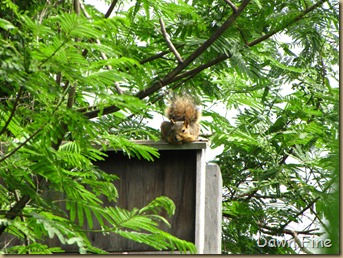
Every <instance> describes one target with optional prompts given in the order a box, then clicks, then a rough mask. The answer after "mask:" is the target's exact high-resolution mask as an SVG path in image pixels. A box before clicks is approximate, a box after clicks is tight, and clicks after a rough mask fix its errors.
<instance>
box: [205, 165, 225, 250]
mask: <svg viewBox="0 0 343 258" xmlns="http://www.w3.org/2000/svg"><path fill="white" fill-rule="evenodd" d="M222 188H223V181H222V176H221V173H220V168H219V166H218V165H217V164H208V165H206V198H205V209H206V212H205V248H204V254H221V232H222Z"/></svg>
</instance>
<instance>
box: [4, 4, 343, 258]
mask: <svg viewBox="0 0 343 258" xmlns="http://www.w3.org/2000/svg"><path fill="white" fill-rule="evenodd" d="M94 2H95V1H94ZM99 2H101V1H99ZM104 2H106V3H108V4H109V5H110V9H109V11H108V12H107V13H106V14H105V15H104V14H102V13H101V12H99V11H98V10H97V9H95V8H94V7H93V6H91V5H87V4H85V3H83V2H82V1H77V0H74V1H67V0H64V1H57V0H56V1H55V0H52V1H42V0H34V1H10V0H1V5H0V17H1V18H0V36H1V38H0V41H1V43H0V86H1V87H0V142H1V152H0V200H1V201H0V235H1V234H2V233H3V232H6V233H10V234H12V235H13V237H14V238H16V239H18V240H19V242H20V244H19V245H16V246H7V243H3V242H2V243H1V242H0V252H1V253H24V254H26V253H54V252H61V251H63V250H61V248H60V247H55V246H46V245H44V244H42V242H41V240H42V239H44V238H46V237H47V236H49V237H53V236H57V237H58V239H59V240H60V242H61V243H67V244H73V243H77V245H78V246H79V252H80V253H105V251H104V250H99V249H97V248H95V247H93V246H91V243H90V241H89V239H88V238H87V234H86V232H84V231H82V230H81V228H80V226H81V225H82V224H84V223H88V226H89V227H90V228H92V227H93V225H92V220H91V219H90V218H91V216H92V215H94V216H95V217H96V219H97V220H98V222H99V223H100V225H102V227H103V229H102V230H103V232H104V234H106V233H108V232H114V233H117V234H119V235H121V236H124V237H127V238H130V239H132V240H134V241H138V242H143V243H146V244H149V245H151V246H153V247H154V248H156V249H157V250H163V249H166V248H168V249H175V250H180V251H182V252H186V251H190V252H195V251H196V250H195V247H194V245H193V244H191V243H188V242H186V241H183V240H180V239H177V238H175V237H174V236H171V235H169V234H167V233H166V232H163V231H161V230H160V229H159V223H167V221H166V220H165V218H163V217H162V216H159V215H157V214H156V212H157V211H158V210H160V209H161V208H163V209H165V210H166V211H167V212H168V213H169V214H173V213H174V211H175V206H174V204H173V202H172V201H171V200H170V199H169V198H168V197H160V198H157V199H156V200H154V201H153V202H152V203H151V204H149V205H148V206H146V207H137V209H134V210H132V211H127V210H124V209H121V208H120V207H103V205H102V203H101V201H100V199H99V195H100V194H103V195H105V196H106V197H107V198H108V199H109V200H116V198H117V197H118V196H117V191H116V189H115V187H114V186H113V184H112V182H113V180H116V179H117V178H116V177H115V176H110V175H108V174H106V173H104V172H102V171H100V170H99V169H97V168H96V167H95V166H94V165H93V163H94V161H96V160H102V159H103V158H105V156H106V155H105V154H104V152H102V151H99V150H97V149H95V148H94V147H93V146H94V144H100V145H102V146H103V150H106V148H109V147H111V148H114V149H118V148H121V149H123V150H124V152H125V153H126V154H127V155H130V156H133V157H138V158H144V159H147V160H150V161H151V162H153V160H154V159H156V158H158V156H159V154H158V151H157V150H154V149H152V148H148V147H144V146H141V145H137V144H134V143H132V142H131V141H129V140H130V139H150V140H157V139H159V132H158V130H156V129H154V128H152V127H151V126H149V123H150V122H151V120H153V118H154V117H156V116H159V115H160V114H161V115H162V114H163V110H164V108H165V105H166V103H167V102H166V99H168V97H169V94H170V93H171V92H176V93H185V92H187V93H189V94H192V95H193V96H194V97H195V99H196V100H197V101H198V102H199V104H200V105H202V109H203V118H204V119H203V121H202V133H203V137H206V138H208V139H209V140H210V142H211V148H216V147H221V148H222V149H223V151H222V153H221V154H220V155H218V156H217V157H216V158H215V160H214V162H216V163H217V164H219V166H220V169H221V172H222V176H223V182H224V187H223V237H222V252H223V253H234V254H238V253H243V254H269V253H273V254H274V253H275V254H276V253H277V254H289V253H299V252H300V253H310V252H313V251H316V252H318V251H320V252H326V253H338V251H339V245H338V243H339V236H338V207H339V203H338V198H337V197H338V193H339V184H338V178H339V173H338V170H339V165H338V164H339V158H338V146H339V144H338V140H339V137H338V117H339V104H338V103H339V97H338V95H339V89H338V68H337V67H338V2H337V1H334V0H331V1H325V0H318V1H310V0H301V1H290V2H285V1H279V0H275V1H264V0H254V1H248V0H243V1H229V0H218V1H207V0H193V1H181V0H180V1H149V0H137V1H104ZM163 28H164V29H165V31H166V33H167V34H164V33H162V31H163ZM166 38H169V39H170V41H171V42H172V45H171V44H170V43H169V45H168V43H167V41H166ZM286 40H287V41H286ZM172 47H174V48H175V49H176V50H173V51H171V48H172ZM177 54H179V55H180V56H181V59H182V60H179V61H178V60H177V58H176V56H177ZM218 106H219V107H220V108H217V107H218ZM230 112H231V113H234V114H235V115H234V117H233V118H232V114H231V113H230ZM62 141H68V144H64V145H61V143H62ZM48 189H53V190H54V191H56V192H60V193H63V194H64V196H65V199H63V202H64V203H65V205H66V207H67V208H68V214H66V213H65V212H64V211H62V210H61V209H60V208H59V204H58V203H56V202H53V201H49V200H47V199H46V198H44V193H45V192H46V191H47V190H48ZM77 221H78V223H77ZM108 225H111V226H108ZM295 225H297V227H296V228H295ZM324 233H325V234H324ZM261 235H262V236H264V237H265V238H268V239H280V238H287V239H289V238H290V239H295V240H296V241H298V240H300V241H301V238H300V236H306V237H323V238H329V239H331V240H332V247H331V248H323V249H322V250H310V249H309V248H306V246H305V247H302V245H296V246H294V247H292V248H290V247H268V246H265V247H260V246H258V244H257V238H258V236H261ZM298 243H299V242H298Z"/></svg>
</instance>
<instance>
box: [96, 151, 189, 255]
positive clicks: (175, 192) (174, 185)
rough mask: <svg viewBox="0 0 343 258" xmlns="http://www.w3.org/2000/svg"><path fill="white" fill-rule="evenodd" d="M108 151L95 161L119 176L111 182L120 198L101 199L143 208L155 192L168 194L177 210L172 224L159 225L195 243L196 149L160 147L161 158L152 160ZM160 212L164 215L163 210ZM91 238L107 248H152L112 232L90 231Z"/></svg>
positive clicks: (122, 206)
mask: <svg viewBox="0 0 343 258" xmlns="http://www.w3.org/2000/svg"><path fill="white" fill-rule="evenodd" d="M108 155H109V157H108V158H107V159H106V160H105V161H102V162H98V163H97V165H98V166H99V168H101V169H102V170H104V171H106V172H107V173H113V174H115V175H118V176H119V177H120V180H117V181H116V182H114V184H115V186H116V187H117V190H118V193H119V199H118V201H117V202H116V203H109V202H108V201H107V200H105V199H103V201H104V204H105V205H113V206H114V205H117V206H119V207H121V208H125V209H128V210H131V209H133V208H142V207H143V206H145V205H146V204H148V203H149V202H151V201H152V200H153V199H155V198H156V197H158V196H167V197H169V198H170V199H172V200H173V201H174V203H175V205H176V212H175V215H174V216H172V217H171V218H168V221H169V222H170V224H171V228H167V227H166V226H164V227H161V228H162V229H163V230H166V231H168V232H170V233H171V234H173V235H175V236H177V237H179V238H181V239H184V240H187V241H191V242H193V243H194V232H195V186H196V184H195V182H196V151H193V150H192V151H191V150H180V151H176V150H173V151H160V158H159V159H156V160H155V161H154V162H148V161H145V160H138V159H135V158H131V159H129V158H128V157H127V156H124V155H123V153H122V152H117V153H115V152H108ZM163 215H164V216H165V217H167V216H166V214H165V213H164V214H163ZM94 225H95V226H99V225H96V224H94ZM90 239H91V241H92V242H93V244H94V245H95V246H97V247H99V248H102V249H105V250H107V251H147V250H154V249H153V248H151V247H149V246H146V245H143V244H138V243H136V242H133V241H129V240H127V239H125V238H123V237H120V236H118V235H116V234H112V233H111V234H110V235H106V236H104V235H102V234H100V233H91V234H90Z"/></svg>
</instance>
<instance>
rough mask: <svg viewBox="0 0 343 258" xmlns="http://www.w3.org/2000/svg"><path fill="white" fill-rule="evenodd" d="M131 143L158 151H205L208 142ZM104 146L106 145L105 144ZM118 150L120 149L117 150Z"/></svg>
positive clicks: (99, 147) (97, 146)
mask: <svg viewBox="0 0 343 258" xmlns="http://www.w3.org/2000/svg"><path fill="white" fill-rule="evenodd" d="M132 142H133V143H137V144H142V145H147V146H151V147H154V148H156V149H158V150H177V151H179V150H200V149H206V148H207V145H208V140H199V141H195V142H192V143H184V144H180V145H173V144H169V143H167V142H166V141H162V140H161V141H147V140H134V141H132ZM105 144H106V143H105ZM93 146H94V147H95V148H97V149H102V146H101V145H97V144H94V145H93ZM107 150H108V151H111V150H114V149H113V148H108V149H107ZM118 150H120V149H118Z"/></svg>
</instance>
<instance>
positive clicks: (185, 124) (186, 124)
mask: <svg viewBox="0 0 343 258" xmlns="http://www.w3.org/2000/svg"><path fill="white" fill-rule="evenodd" d="M183 125H184V126H185V127H186V128H187V127H188V121H187V120H186V121H185V122H183Z"/></svg>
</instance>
